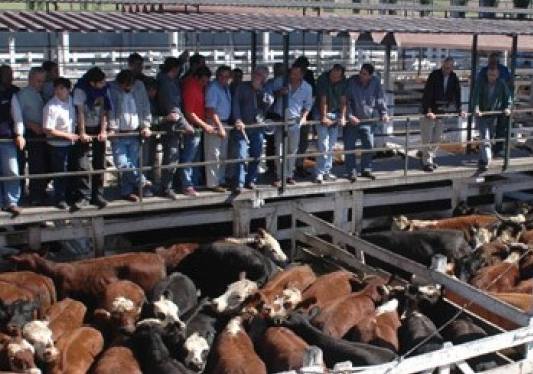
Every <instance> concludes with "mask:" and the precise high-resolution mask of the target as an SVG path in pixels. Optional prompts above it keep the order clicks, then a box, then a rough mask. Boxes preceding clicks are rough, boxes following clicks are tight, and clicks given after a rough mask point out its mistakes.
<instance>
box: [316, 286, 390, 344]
mask: <svg viewBox="0 0 533 374" xmlns="http://www.w3.org/2000/svg"><path fill="white" fill-rule="evenodd" d="M377 288H378V287H377V286H375V285H368V286H366V287H365V288H364V289H363V290H362V291H360V292H354V293H351V294H349V295H347V296H342V297H340V298H338V299H336V300H334V301H332V302H331V303H330V304H328V305H326V306H325V307H324V308H323V309H321V310H320V313H319V314H318V315H317V316H316V317H315V318H313V319H312V324H313V325H314V326H316V327H317V328H318V329H319V330H320V331H322V332H323V333H325V334H327V335H329V336H332V337H334V338H342V337H343V336H344V335H346V333H347V332H348V331H350V330H351V329H352V328H353V327H354V326H356V325H357V324H358V323H359V322H361V321H363V320H365V319H368V318H370V317H371V316H372V315H373V314H374V312H375V310H376V303H377V302H380V301H381V295H380V294H379V291H377Z"/></svg>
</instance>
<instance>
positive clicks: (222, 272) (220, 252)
mask: <svg viewBox="0 0 533 374" xmlns="http://www.w3.org/2000/svg"><path fill="white" fill-rule="evenodd" d="M177 270H178V271H179V272H181V273H183V274H185V275H187V276H188V277H190V278H191V279H192V280H193V281H194V284H196V286H197V287H198V288H199V289H200V291H201V292H202V296H207V297H211V298H214V297H217V296H219V295H221V294H223V293H224V292H225V291H226V288H227V286H228V285H229V284H231V283H233V282H236V281H238V280H239V275H240V274H241V273H242V272H245V273H246V278H247V279H250V280H252V281H255V282H257V283H258V285H259V286H262V285H264V284H265V283H266V282H267V281H268V279H269V278H270V277H271V276H272V275H274V273H275V272H276V271H277V267H276V265H275V264H274V263H273V262H272V260H271V259H269V258H267V257H266V256H265V255H263V254H261V253H260V252H259V251H258V250H256V249H253V248H251V247H248V246H246V245H243V244H236V243H230V242H223V241H220V242H213V243H209V244H204V245H202V246H200V248H198V249H197V250H196V251H194V252H193V253H191V254H190V255H188V256H187V257H185V258H184V259H183V260H182V261H181V262H180V264H179V265H178V267H177Z"/></svg>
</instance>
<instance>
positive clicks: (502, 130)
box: [492, 116, 509, 156]
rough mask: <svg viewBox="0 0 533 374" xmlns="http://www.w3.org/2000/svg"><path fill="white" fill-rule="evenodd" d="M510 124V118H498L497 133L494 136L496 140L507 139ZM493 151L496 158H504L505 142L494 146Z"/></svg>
mask: <svg viewBox="0 0 533 374" xmlns="http://www.w3.org/2000/svg"><path fill="white" fill-rule="evenodd" d="M508 123H509V118H508V117H504V116H498V119H497V121H496V132H495V134H494V136H495V137H496V139H505V138H506V136H507V125H508ZM492 150H493V152H494V154H495V155H496V156H503V152H505V141H500V142H498V143H496V144H494V147H492Z"/></svg>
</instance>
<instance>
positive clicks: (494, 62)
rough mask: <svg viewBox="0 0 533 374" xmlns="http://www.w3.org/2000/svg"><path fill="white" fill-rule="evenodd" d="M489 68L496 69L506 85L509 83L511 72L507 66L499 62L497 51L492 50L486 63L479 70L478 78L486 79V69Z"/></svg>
mask: <svg viewBox="0 0 533 374" xmlns="http://www.w3.org/2000/svg"><path fill="white" fill-rule="evenodd" d="M489 69H497V70H498V72H499V75H500V78H499V79H501V80H503V81H504V82H505V83H506V84H507V85H509V84H510V83H511V78H512V77H511V72H510V71H509V69H508V68H507V66H505V65H502V64H500V54H499V53H498V52H492V53H491V54H490V55H489V59H488V64H487V66H484V67H483V68H481V70H480V71H479V75H478V80H481V79H487V71H488V70H489Z"/></svg>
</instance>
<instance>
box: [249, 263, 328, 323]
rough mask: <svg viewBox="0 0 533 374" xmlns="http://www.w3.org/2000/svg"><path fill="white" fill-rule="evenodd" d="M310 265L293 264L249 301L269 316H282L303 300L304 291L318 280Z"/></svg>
mask: <svg viewBox="0 0 533 374" xmlns="http://www.w3.org/2000/svg"><path fill="white" fill-rule="evenodd" d="M316 279H317V278H316V275H315V273H314V272H313V270H311V268H310V267H309V265H301V266H293V267H290V268H288V269H286V270H284V271H281V272H279V273H277V274H276V275H275V276H274V277H272V279H271V280H269V281H268V283H267V284H265V286H264V287H263V288H261V289H260V290H259V291H257V293H256V294H255V295H254V296H253V297H252V299H251V300H250V301H249V303H247V308H255V309H256V310H259V311H262V312H263V313H265V314H267V315H268V316H269V317H271V318H274V317H277V318H281V317H285V316H286V315H287V312H288V311H289V310H292V309H294V307H296V305H298V304H299V303H300V302H301V300H302V291H303V290H304V289H306V288H307V287H309V286H310V285H311V284H313V283H314V282H315V281H316Z"/></svg>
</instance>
